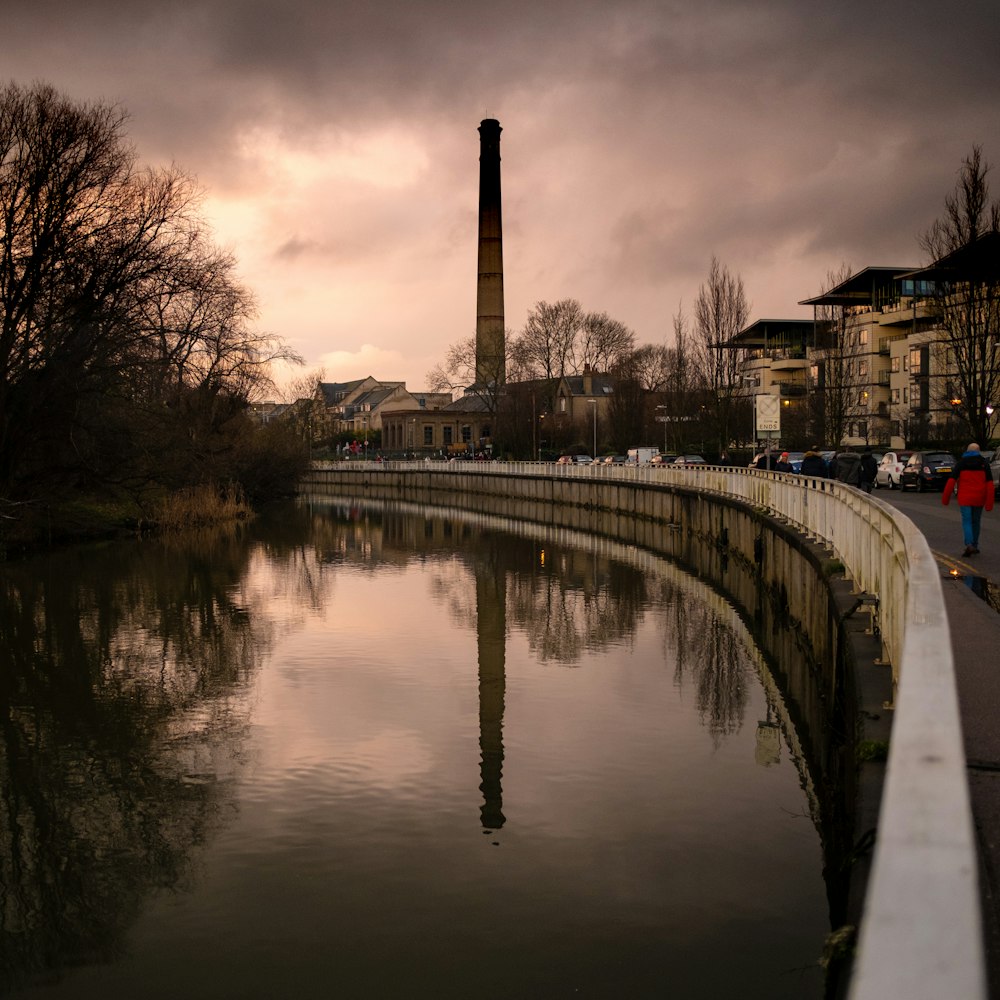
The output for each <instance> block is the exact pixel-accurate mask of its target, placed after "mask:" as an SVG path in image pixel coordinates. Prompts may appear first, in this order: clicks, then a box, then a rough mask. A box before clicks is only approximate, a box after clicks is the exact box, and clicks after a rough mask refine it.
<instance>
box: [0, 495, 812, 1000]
mask: <svg viewBox="0 0 1000 1000" xmlns="http://www.w3.org/2000/svg"><path fill="white" fill-rule="evenodd" d="M0 584H2V595H0V600H2V604H0V656H2V658H3V662H2V664H0V667H2V669H0V677H2V679H0V684H2V697H3V712H2V728H3V743H2V745H0V773H2V778H3V800H2V806H0V838H2V846H3V857H2V860H0V877H2V882H0V893H2V920H3V948H2V958H3V968H2V974H3V980H2V983H3V991H4V992H5V994H6V995H9V996H12V997H18V998H28V997H30V998H36V1000H62V998H70V997H72V998H74V1000H80V998H90V997H93V998H97V997H100V998H106V997H116V998H120V1000H128V998H133V997H134V998H142V1000H160V998H163V1000H167V998H169V1000H177V998H178V997H183V998H201V997H204V998H215V997H219V998H228V997H233V998H237V997H238V998H247V1000H256V998H274V997H297V998H313V997H316V998H320V997H322V998H326V997H345V998H354V997H357V998H383V997H384V998H395V997H400V998H403V997H405V998H422V997H428V998H431V997H433V998H452V997H454V998H470V997H475V998H477V1000H492V998H501V997H503V998H512V997H517V998H536V997H537V998H546V1000H547V998H560V997H598V998H645V997H650V998H652V997H656V998H663V997H673V996H676V997H684V998H692V997H706V998H719V997H740V998H751V997H761V998H768V1000H775V998H778V997H794V998H804V997H811V996H812V997H819V996H821V995H822V975H821V972H820V970H819V967H818V964H817V963H818V959H819V956H820V952H821V950H822V946H823V940H824V937H825V935H826V933H827V932H828V930H829V927H828V916H827V906H826V895H825V887H824V882H823V878H822V867H823V858H822V852H821V844H820V839H819V835H818V833H817V830H816V826H815V823H814V816H815V813H816V805H815V800H814V796H813V793H812V786H811V782H810V780H809V776H808V774H807V773H806V772H805V769H804V767H803V766H802V764H801V762H800V761H799V760H798V759H797V756H796V754H795V752H794V747H795V737H794V733H793V732H791V730H790V726H789V724H788V722H787V718H786V715H785V713H784V710H783V706H782V703H781V697H780V695H779V694H778V692H777V691H776V689H775V687H774V684H773V682H772V681H771V679H770V674H769V673H768V671H767V666H766V664H765V663H764V660H763V657H762V656H761V654H760V653H759V651H758V650H757V649H756V647H755V646H754V644H753V642H752V640H751V638H750V636H749V634H748V633H747V631H746V629H745V628H744V626H743V624H742V622H741V621H740V619H739V616H738V615H737V614H736V613H735V612H734V610H733V609H732V608H731V607H730V606H729V605H728V604H727V603H726V601H725V600H724V599H723V598H721V597H720V596H719V595H718V594H716V593H714V592H713V591H711V590H710V589H709V588H707V587H705V586H704V585H702V584H700V583H698V581H696V580H694V579H693V578H691V577H689V576H687V575H686V574H684V573H683V572H681V571H680V570H679V569H677V568H676V567H675V566H672V565H670V564H669V563H667V562H665V561H663V560H658V559H656V558H655V557H652V556H650V555H648V554H644V553H637V552H635V551H634V550H627V549H624V548H622V549H621V550H620V551H618V550H616V548H615V547H614V546H613V545H609V544H608V543H601V544H598V543H596V542H595V543H593V544H592V543H591V542H590V541H589V540H588V539H586V538H582V537H581V538H578V539H569V540H567V538H566V537H565V536H556V535H551V534H549V533H547V532H546V530H545V529H543V528H532V529H520V528H518V526H516V525H515V524H513V523H503V522H498V521H497V520H496V519H491V520H487V519H483V518H476V517H473V516H462V515H460V514H458V513H457V512H451V513H450V514H447V515H444V514H440V513H438V512H435V511H434V510H433V509H426V510H418V509H413V508H407V507H404V506H393V505H371V506H365V505H362V504H360V503H352V502H349V501H339V500H321V499H319V498H313V499H312V500H311V501H310V500H308V499H306V500H303V501H301V502H300V503H298V504H295V505H294V506H289V507H288V508H285V509H283V510H281V511H280V512H275V513H274V515H272V516H270V517H266V518H261V519H260V520H258V521H257V522H255V523H254V524H253V525H251V526H249V527H245V528H242V529H240V530H238V531H232V532H228V533H212V534H205V535H199V536H185V537H175V538H169V539H155V540H145V541H142V542H135V543H116V544H114V545H107V546H102V547H96V548H91V547H88V548H86V549H74V550H71V551H68V552H61V553H58V554H54V555H51V556H46V557H44V558H35V559H32V560H28V561H23V562H18V563H12V564H8V565H6V566H4V567H2V568H0Z"/></svg>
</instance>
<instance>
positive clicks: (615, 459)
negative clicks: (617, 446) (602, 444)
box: [601, 455, 625, 465]
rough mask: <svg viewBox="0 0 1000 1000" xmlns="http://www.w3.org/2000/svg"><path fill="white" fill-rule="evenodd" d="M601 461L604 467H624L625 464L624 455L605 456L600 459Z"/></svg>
mask: <svg viewBox="0 0 1000 1000" xmlns="http://www.w3.org/2000/svg"><path fill="white" fill-rule="evenodd" d="M601 461H602V462H604V464H605V465H624V464H625V456H624V455H605V456H604V458H603V459H601Z"/></svg>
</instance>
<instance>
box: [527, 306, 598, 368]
mask: <svg viewBox="0 0 1000 1000" xmlns="http://www.w3.org/2000/svg"><path fill="white" fill-rule="evenodd" d="M583 321H584V314H583V310H582V309H581V308H580V303H579V302H577V301H576V299H562V300H561V301H559V302H555V303H552V304H550V303H548V302H539V303H538V305H536V306H535V308H534V309H533V310H532V311H531V312H530V313H528V319H527V321H526V322H525V324H524V329H523V330H522V331H521V335H520V337H519V338H518V342H517V355H518V360H519V364H520V366H521V368H522V369H523V370H524V372H525V374H526V375H527V376H528V377H529V378H545V379H553V378H562V377H563V376H565V375H570V374H574V372H573V367H572V366H573V356H574V350H575V345H576V341H577V337H578V335H579V333H580V330H581V328H582V327H583Z"/></svg>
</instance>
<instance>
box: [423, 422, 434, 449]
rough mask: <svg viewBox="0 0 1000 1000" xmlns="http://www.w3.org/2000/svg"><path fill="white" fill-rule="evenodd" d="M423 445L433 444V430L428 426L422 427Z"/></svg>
mask: <svg viewBox="0 0 1000 1000" xmlns="http://www.w3.org/2000/svg"><path fill="white" fill-rule="evenodd" d="M424 444H425V445H432V444H434V428H433V427H432V426H431V425H430V424H425V425H424Z"/></svg>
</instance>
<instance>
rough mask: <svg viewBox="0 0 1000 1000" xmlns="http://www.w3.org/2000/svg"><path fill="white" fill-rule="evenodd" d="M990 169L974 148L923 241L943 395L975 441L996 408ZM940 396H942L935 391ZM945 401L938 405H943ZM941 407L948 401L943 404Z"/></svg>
mask: <svg viewBox="0 0 1000 1000" xmlns="http://www.w3.org/2000/svg"><path fill="white" fill-rule="evenodd" d="M989 170H990V167H989V164H988V163H987V162H986V161H985V160H984V159H983V155H982V149H981V148H980V147H979V146H974V147H973V149H972V152H971V153H970V154H969V155H968V156H967V157H966V158H965V159H964V160H963V162H962V168H961V171H960V173H959V178H958V181H957V182H956V185H955V190H954V192H953V193H952V194H950V195H948V196H947V197H946V198H945V213H944V215H943V216H942V217H941V218H939V219H936V220H935V221H934V223H933V224H932V225H931V226H930V228H929V229H928V230H927V231H926V232H925V233H924V235H923V236H922V237H921V238H920V246H921V249H922V250H923V251H924V253H925V254H926V255H927V257H928V258H929V261H930V262H931V264H932V266H931V268H930V273H929V275H928V278H929V280H930V281H931V282H932V283H933V284H932V285H930V286H929V288H928V291H930V293H931V294H932V295H933V298H934V302H935V307H936V312H937V318H938V322H939V324H940V326H941V328H942V329H943V330H944V332H945V334H946V338H947V344H948V347H949V348H950V355H951V358H952V359H953V365H954V368H953V372H952V378H950V379H948V380H947V382H946V383H944V384H942V385H941V389H942V390H943V395H944V397H950V398H951V399H955V400H958V402H955V403H953V404H951V405H952V408H953V411H954V412H955V413H956V414H957V415H958V416H960V417H961V418H963V419H964V421H965V423H966V424H967V426H968V429H969V432H970V433H971V435H972V437H973V438H975V439H976V440H977V441H983V442H984V443H985V442H988V441H989V439H990V437H991V436H992V432H993V425H994V415H993V414H990V413H987V407H990V408H991V409H992V408H993V407H1000V357H998V353H997V347H996V342H997V337H998V335H1000V260H998V256H1000V255H998V251H997V241H998V236H997V234H998V232H1000V203H998V202H996V201H991V200H990V189H989V183H988V181H987V174H988V173H989ZM939 395H940V394H939ZM941 401H942V400H939V402H941ZM943 402H944V403H945V405H949V404H948V400H947V399H944V400H943Z"/></svg>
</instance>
